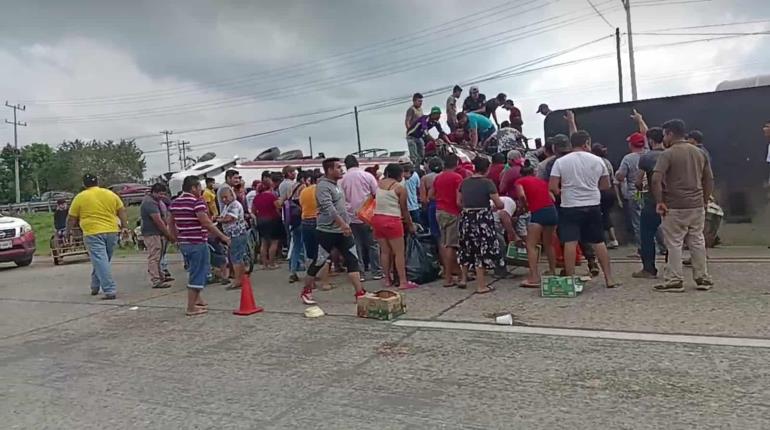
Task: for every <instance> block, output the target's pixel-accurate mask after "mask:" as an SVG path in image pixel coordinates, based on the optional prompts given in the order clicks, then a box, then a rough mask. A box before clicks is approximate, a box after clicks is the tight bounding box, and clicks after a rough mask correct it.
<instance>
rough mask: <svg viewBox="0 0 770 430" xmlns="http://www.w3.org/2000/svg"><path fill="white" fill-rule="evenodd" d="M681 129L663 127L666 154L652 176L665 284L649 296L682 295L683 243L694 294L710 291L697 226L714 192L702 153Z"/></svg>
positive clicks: (703, 244) (676, 122) (680, 124)
mask: <svg viewBox="0 0 770 430" xmlns="http://www.w3.org/2000/svg"><path fill="white" fill-rule="evenodd" d="M685 139H686V126H685V123H684V122H683V121H681V120H678V119H674V120H671V121H668V122H666V123H665V124H663V145H664V146H665V147H666V150H665V151H663V153H662V154H660V156H659V157H658V161H657V163H656V164H655V169H654V171H653V174H652V192H653V195H654V196H655V201H656V202H657V206H656V210H657V212H658V214H660V216H661V217H662V223H661V226H660V227H661V229H662V230H663V238H664V241H665V242H666V247H667V248H668V264H667V265H666V268H665V271H664V276H665V282H664V283H663V284H661V285H656V286H655V291H663V292H675V293H681V292H684V279H683V275H682V245H683V244H684V241H685V240H686V241H687V244H688V246H689V248H690V253H691V254H692V268H693V277H694V278H695V284H696V285H697V289H699V290H704V291H705V290H709V289H711V287H712V286H713V285H714V283H713V282H712V281H711V278H710V277H709V275H708V270H707V268H706V241H705V239H704V238H703V224H704V223H705V219H706V206H707V205H708V201H709V197H710V196H711V192H712V191H713V189H714V176H713V173H712V172H711V166H710V165H709V162H708V159H707V158H706V156H705V155H704V154H703V151H701V150H700V149H698V148H697V147H695V146H693V145H690V144H689V143H688V142H687V140H685Z"/></svg>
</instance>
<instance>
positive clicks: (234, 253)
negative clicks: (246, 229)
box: [230, 233, 249, 264]
mask: <svg viewBox="0 0 770 430" xmlns="http://www.w3.org/2000/svg"><path fill="white" fill-rule="evenodd" d="M248 248H249V240H248V237H247V236H246V233H243V234H240V235H238V236H234V237H231V238H230V263H232V264H244V263H246V261H245V260H246V251H247V250H248Z"/></svg>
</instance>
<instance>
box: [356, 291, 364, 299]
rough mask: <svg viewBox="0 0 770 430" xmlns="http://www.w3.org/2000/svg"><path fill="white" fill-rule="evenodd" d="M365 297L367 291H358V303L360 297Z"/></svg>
mask: <svg viewBox="0 0 770 430" xmlns="http://www.w3.org/2000/svg"><path fill="white" fill-rule="evenodd" d="M365 295H366V290H364V289H362V290H361V291H356V301H358V299H359V298H360V297H363V296H365Z"/></svg>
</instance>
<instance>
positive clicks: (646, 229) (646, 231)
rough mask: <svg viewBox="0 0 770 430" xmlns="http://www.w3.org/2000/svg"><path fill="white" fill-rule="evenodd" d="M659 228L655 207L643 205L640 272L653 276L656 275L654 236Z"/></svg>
mask: <svg viewBox="0 0 770 430" xmlns="http://www.w3.org/2000/svg"><path fill="white" fill-rule="evenodd" d="M659 226H660V215H658V214H657V213H656V212H655V206H653V205H651V204H646V205H644V208H643V209H642V214H641V222H640V226H639V227H640V233H641V251H640V253H639V254H640V255H641V257H642V270H644V271H645V272H647V273H652V274H653V275H657V274H658V269H657V268H655V235H656V233H657V232H658V227H659Z"/></svg>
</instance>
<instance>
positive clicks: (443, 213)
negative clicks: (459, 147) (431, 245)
mask: <svg viewBox="0 0 770 430" xmlns="http://www.w3.org/2000/svg"><path fill="white" fill-rule="evenodd" d="M458 161H459V158H458V157H457V155H456V154H447V156H446V158H445V159H444V170H443V171H442V172H441V173H439V175H438V176H436V179H435V180H434V181H433V194H434V198H435V200H436V220H437V221H438V227H439V231H440V233H441V238H440V240H439V252H440V254H441V262H442V266H444V279H445V281H444V286H445V287H452V286H454V285H455V284H454V281H453V279H452V274H453V273H454V271H455V269H456V268H457V266H458V264H457V248H458V247H459V246H460V237H459V235H460V233H459V230H458V228H459V226H458V223H459V218H460V207H459V205H458V204H457V191H458V190H459V189H460V183H462V181H463V177H462V176H460V174H459V173H457V172H456V171H455V170H456V169H457V163H458ZM460 270H461V278H460V282H459V283H458V284H457V286H458V287H460V288H465V287H466V285H467V269H466V268H464V267H461V268H460Z"/></svg>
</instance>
